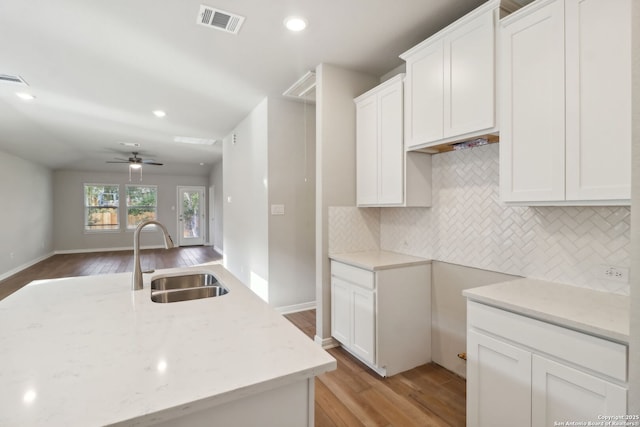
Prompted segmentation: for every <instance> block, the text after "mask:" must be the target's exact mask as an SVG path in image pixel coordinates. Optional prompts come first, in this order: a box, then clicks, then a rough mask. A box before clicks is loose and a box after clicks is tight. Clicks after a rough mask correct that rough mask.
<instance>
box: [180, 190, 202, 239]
mask: <svg viewBox="0 0 640 427" xmlns="http://www.w3.org/2000/svg"><path fill="white" fill-rule="evenodd" d="M204 206H205V204H204V187H178V245H179V246H193V245H204V236H205V221H204V218H205V210H204Z"/></svg>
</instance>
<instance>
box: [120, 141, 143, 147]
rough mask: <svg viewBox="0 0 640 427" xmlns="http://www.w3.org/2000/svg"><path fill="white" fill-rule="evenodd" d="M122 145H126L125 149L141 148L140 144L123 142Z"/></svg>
mask: <svg viewBox="0 0 640 427" xmlns="http://www.w3.org/2000/svg"><path fill="white" fill-rule="evenodd" d="M120 145H124V146H125V147H140V144H138V143H137V142H121V143H120Z"/></svg>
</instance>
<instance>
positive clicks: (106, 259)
mask: <svg viewBox="0 0 640 427" xmlns="http://www.w3.org/2000/svg"><path fill="white" fill-rule="evenodd" d="M140 253H141V256H140V265H141V266H142V270H143V271H146V270H159V269H162V268H171V267H188V266H191V265H198V264H204V263H206V262H212V261H219V260H221V259H222V255H220V254H219V253H218V252H216V251H215V250H213V248H212V247H211V246H189V247H178V248H173V249H169V250H167V249H144V250H142V251H141V252H140ZM132 271H133V251H132V250H131V251H109V252H91V253H79V254H58V255H53V256H51V257H49V258H47V259H45V260H44V261H41V262H39V263H37V264H34V265H32V266H31V267H29V268H27V269H25V270H22V271H20V272H19V273H17V274H14V275H13V276H11V277H8V278H6V279H5V280H2V281H0V300H1V299H3V298H5V297H6V296H8V295H10V294H12V293H13V292H15V291H17V290H18V289H20V288H21V287H23V286H24V285H26V284H27V283H29V282H31V281H33V280H40V279H57V278H60V277H74V276H90V275H96V274H110V273H126V272H132Z"/></svg>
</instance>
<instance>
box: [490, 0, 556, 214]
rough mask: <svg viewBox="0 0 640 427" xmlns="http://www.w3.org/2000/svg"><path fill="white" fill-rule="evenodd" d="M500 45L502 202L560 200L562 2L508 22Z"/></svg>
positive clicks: (540, 8)
mask: <svg viewBox="0 0 640 427" xmlns="http://www.w3.org/2000/svg"><path fill="white" fill-rule="evenodd" d="M500 46H501V65H500V74H499V76H500V79H501V81H502V90H501V104H500V190H501V197H502V200H503V201H507V202H518V201H537V200H544V201H554V200H558V201H560V200H564V199H565V193H564V187H565V185H564V176H565V172H564V168H565V146H564V140H565V121H564V113H565V98H564V96H565V86H564V83H565V75H564V2H563V1H562V0H555V1H546V2H544V6H543V7H538V8H537V9H535V11H533V12H531V13H529V14H527V15H525V16H523V17H522V18H521V19H518V20H516V21H509V23H508V24H506V25H505V26H503V28H502V31H501V32H500Z"/></svg>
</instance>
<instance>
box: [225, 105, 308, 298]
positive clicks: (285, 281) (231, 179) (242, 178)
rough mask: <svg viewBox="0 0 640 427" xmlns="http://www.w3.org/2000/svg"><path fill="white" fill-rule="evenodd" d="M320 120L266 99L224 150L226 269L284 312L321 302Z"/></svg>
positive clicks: (302, 108) (297, 107)
mask: <svg viewBox="0 0 640 427" xmlns="http://www.w3.org/2000/svg"><path fill="white" fill-rule="evenodd" d="M305 108H306V114H307V116H308V117H307V121H306V122H305ZM314 114H315V110H314V108H313V107H312V106H307V107H305V105H304V104H303V103H299V102H295V101H288V100H284V99H268V98H265V99H264V100H263V101H262V102H261V103H260V104H259V105H258V106H257V107H256V108H255V109H254V110H253V111H252V112H251V114H250V115H249V116H247V117H246V118H245V119H244V120H243V121H242V122H241V123H239V124H238V126H237V127H236V128H235V129H234V131H233V132H232V134H231V135H229V136H228V137H227V138H225V139H224V142H223V163H224V165H223V181H224V186H223V187H224V190H223V191H224V197H223V199H224V201H223V206H224V229H223V240H224V254H225V266H226V267H227V268H228V269H229V271H231V272H232V273H233V274H234V275H236V276H237V277H238V278H239V279H240V280H241V281H242V282H243V283H244V284H245V285H247V286H249V287H250V288H251V289H252V290H254V292H256V293H257V294H258V295H260V296H261V297H262V298H263V299H264V300H266V301H267V302H269V304H271V305H272V306H273V307H277V308H285V307H291V306H297V305H301V304H306V303H310V302H313V300H314V294H315V293H314V290H315V282H314V254H313V248H314V220H313V214H314V208H313V205H314V162H315V152H314V147H315V145H314V142H315V138H314V122H315V120H314ZM234 134H235V144H234V142H233V141H234V137H233V135H234ZM305 179H306V181H305ZM271 204H279V205H284V206H285V215H271V213H270V212H271V211H270V206H271Z"/></svg>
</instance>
